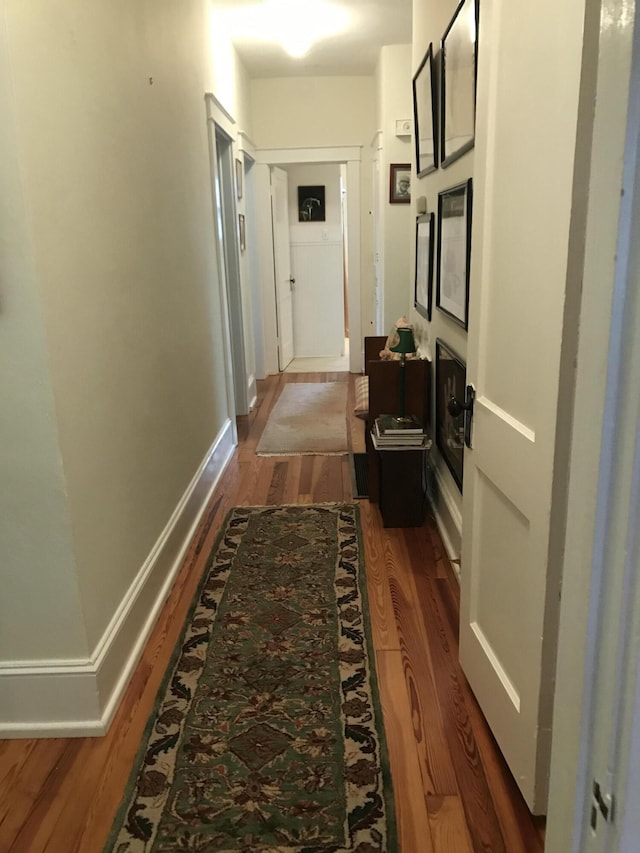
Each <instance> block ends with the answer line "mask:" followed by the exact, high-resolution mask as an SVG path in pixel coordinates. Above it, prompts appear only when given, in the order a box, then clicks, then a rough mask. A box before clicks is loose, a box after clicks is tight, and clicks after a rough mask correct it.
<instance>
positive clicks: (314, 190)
mask: <svg viewBox="0 0 640 853" xmlns="http://www.w3.org/2000/svg"><path fill="white" fill-rule="evenodd" d="M325 220H326V211H325V201H324V187H323V186H316V187H298V222H324V221H325Z"/></svg>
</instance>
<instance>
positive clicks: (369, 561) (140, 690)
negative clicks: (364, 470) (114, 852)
mask: <svg viewBox="0 0 640 853" xmlns="http://www.w3.org/2000/svg"><path fill="white" fill-rule="evenodd" d="M330 381H336V382H348V384H349V398H348V399H349V403H348V412H347V415H346V417H347V421H348V433H349V436H350V443H351V449H352V450H354V451H362V450H364V432H363V422H362V421H359V420H358V419H356V418H354V417H353V416H351V415H350V414H349V413H350V412H352V410H353V401H354V387H353V376H350V375H349V374H345V373H335V374H334V373H316V374H305V373H298V374H285V375H281V376H275V377H270V378H269V379H267V380H265V381H264V382H261V383H259V397H258V403H257V405H256V408H255V410H254V411H253V412H252V413H251V415H249V416H248V417H246V418H241V419H239V423H238V432H239V438H240V444H239V447H238V449H237V451H236V453H235V454H234V457H233V459H232V461H231V463H230V464H229V466H228V468H227V470H226V471H225V473H224V475H223V477H222V479H221V482H220V484H219V486H218V488H217V489H216V491H215V493H214V495H213V497H212V499H211V501H210V503H209V506H208V507H207V509H206V511H205V512H204V514H203V517H202V520H201V523H200V526H199V528H198V530H197V531H196V534H195V536H194V538H193V541H192V543H191V546H190V548H189V551H188V553H187V555H186V557H185V560H184V564H183V566H182V568H181V570H180V573H179V575H178V578H177V580H176V583H175V585H174V589H173V591H172V593H171V596H170V598H169V599H168V601H167V604H166V606H165V608H164V610H163V612H162V614H161V616H160V619H159V621H158V623H157V625H156V626H155V629H154V631H153V633H152V636H151V638H150V640H149V642H148V644H147V647H146V649H145V652H144V655H143V657H142V659H141V661H140V664H139V666H138V668H137V670H136V672H135V674H134V676H133V678H132V681H131V683H130V685H129V687H128V689H127V692H126V694H125V697H124V700H123V702H122V704H121V705H120V708H119V709H118V712H117V714H116V717H115V719H114V722H113V724H112V726H111V728H110V730H109V732H108V734H107V735H106V736H105V737H103V738H76V739H61V738H58V739H51V740H17V741H16V740H13V741H0V853H9V851H11V853H44V852H45V851H46V853H99V851H101V850H102V847H103V844H104V841H105V839H106V837H107V835H108V833H109V829H110V826H111V823H112V820H113V817H114V815H115V812H116V809H117V807H118V805H119V802H120V798H121V795H122V792H123V790H124V787H125V784H126V782H127V778H128V775H129V770H130V767H131V764H132V761H133V758H134V755H135V753H136V750H137V747H138V744H139V742H140V738H141V736H142V732H143V730H144V727H145V723H146V720H147V717H148V714H149V712H150V710H151V707H152V705H153V699H154V697H155V694H156V691H157V689H158V686H159V683H160V681H161V679H162V675H163V672H164V669H165V667H166V665H167V663H168V660H169V657H170V654H171V651H172V649H173V647H174V644H175V643H176V641H177V639H178V637H179V634H180V631H181V627H182V623H183V620H184V618H185V616H186V613H187V610H188V606H189V603H190V601H191V598H192V596H193V595H194V592H195V589H196V587H197V584H198V579H199V577H200V574H201V572H202V571H203V569H204V565H205V561H206V557H207V554H208V553H209V551H210V549H211V547H212V545H213V542H214V540H215V537H216V533H217V531H218V529H219V526H220V524H221V523H222V520H223V519H224V517H225V515H226V512H227V510H228V509H229V508H231V507H232V506H238V505H243V504H244V505H251V504H270V505H273V504H279V503H314V502H321V501H341V500H351V499H352V494H351V478H350V472H349V467H348V460H347V457H346V456H342V457H340V456H333V457H331V456H326V457H322V456H315V457H314V456H304V457H302V456H292V457H269V458H261V457H257V456H256V454H255V449H256V444H257V441H258V439H259V438H260V434H261V432H262V429H263V427H264V425H265V423H266V420H267V417H268V414H269V412H270V410H271V408H272V406H273V404H274V402H275V400H276V399H277V396H278V395H279V393H280V391H281V390H282V387H283V385H284V384H285V383H286V382H330ZM358 503H359V506H360V511H361V520H362V529H363V538H364V549H365V557H366V568H367V583H368V588H369V599H370V610H371V622H372V632H373V638H374V645H375V650H376V661H377V668H378V676H379V683H380V693H381V700H382V705H383V712H384V718H385V728H386V732H387V740H388V745H389V755H390V762H391V770H392V775H393V781H394V790H395V799H396V808H397V814H398V826H399V834H400V843H401V850H402V853H472V851H473V853H481V851H482V853H539V851H542V850H543V848H544V828H543V822H542V821H541V820H540V819H535V820H534V819H533V818H532V817H531V815H530V814H529V812H528V811H527V808H526V806H525V804H524V802H523V800H522V797H521V796H520V793H519V791H518V789H517V787H516V785H515V782H514V781H513V778H512V777H511V774H510V773H509V770H508V769H507V767H506V765H505V763H504V760H503V758H502V756H501V754H500V751H499V750H498V748H497V746H496V743H495V741H494V739H493V737H492V735H491V732H490V731H489V729H488V727H487V725H486V722H485V720H484V718H483V716H482V713H481V711H480V709H479V707H478V705H477V703H476V701H475V698H474V696H473V694H472V693H471V690H470V689H469V687H468V685H467V682H466V679H465V677H464V675H463V673H462V671H461V670H460V667H459V665H458V661H457V636H458V607H459V590H458V584H457V581H456V579H455V576H454V574H453V572H452V570H451V566H450V565H449V562H448V560H447V558H446V555H445V552H444V549H443V547H442V543H441V541H440V537H439V535H438V531H437V528H436V526H435V522H434V521H433V519H432V518H428V519H427V520H426V521H425V524H424V526H423V527H421V528H415V529H411V528H407V529H385V528H384V527H383V526H382V521H381V518H380V514H379V511H378V508H377V507H376V506H374V505H370V504H369V502H368V501H366V500H364V501H359V502H358Z"/></svg>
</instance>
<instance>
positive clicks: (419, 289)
mask: <svg viewBox="0 0 640 853" xmlns="http://www.w3.org/2000/svg"><path fill="white" fill-rule="evenodd" d="M434 224H435V216H434V215H433V213H425V214H423V215H422V216H418V217H417V218H416V275H415V282H414V291H413V305H414V308H415V309H416V311H417V312H418V314H421V315H422V316H423V317H425V318H426V319H427V320H429V321H431V305H432V301H433V247H434Z"/></svg>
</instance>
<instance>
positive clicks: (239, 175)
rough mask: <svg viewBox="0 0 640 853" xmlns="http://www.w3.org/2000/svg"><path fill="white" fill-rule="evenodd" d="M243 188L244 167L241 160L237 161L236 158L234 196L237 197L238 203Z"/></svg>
mask: <svg viewBox="0 0 640 853" xmlns="http://www.w3.org/2000/svg"><path fill="white" fill-rule="evenodd" d="M243 186H244V167H243V165H242V160H238V159H237V158H236V195H237V197H238V201H239V200H240V199H241V198H242V193H243Z"/></svg>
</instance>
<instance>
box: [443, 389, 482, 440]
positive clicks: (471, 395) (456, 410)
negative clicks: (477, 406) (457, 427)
mask: <svg viewBox="0 0 640 853" xmlns="http://www.w3.org/2000/svg"><path fill="white" fill-rule="evenodd" d="M475 399H476V389H475V388H474V387H473V385H467V387H466V389H465V392H464V403H461V402H460V400H458V399H457V397H454V396H453V394H452V395H451V396H450V397H449V402H448V403H447V411H448V412H449V414H450V415H451V416H452V417H454V418H457V417H459V416H460V415H461V414H463V413H464V443H465V444H466V445H467V447H471V420H472V418H473V403H474V400H475Z"/></svg>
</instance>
